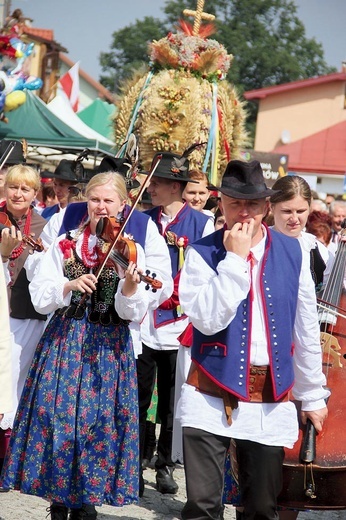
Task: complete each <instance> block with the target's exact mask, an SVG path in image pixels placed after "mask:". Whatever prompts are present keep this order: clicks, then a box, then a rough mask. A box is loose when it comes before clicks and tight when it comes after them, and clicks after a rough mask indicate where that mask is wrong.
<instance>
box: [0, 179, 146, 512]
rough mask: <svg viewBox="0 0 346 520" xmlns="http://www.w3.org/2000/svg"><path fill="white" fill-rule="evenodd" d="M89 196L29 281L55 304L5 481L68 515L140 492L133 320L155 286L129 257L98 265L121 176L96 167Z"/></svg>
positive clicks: (119, 197) (120, 199) (122, 190)
mask: <svg viewBox="0 0 346 520" xmlns="http://www.w3.org/2000/svg"><path fill="white" fill-rule="evenodd" d="M86 196H87V201H88V202H87V204H88V215H89V219H88V221H87V223H86V224H84V225H82V227H80V228H79V229H77V230H75V231H72V232H69V233H68V234H67V235H62V236H60V237H59V238H57V239H56V240H55V242H54V243H53V244H52V245H51V246H50V248H49V249H48V251H47V252H46V253H44V257H43V259H42V262H41V263H40V265H39V268H38V272H37V274H36V275H35V276H34V278H33V280H32V282H31V284H30V292H31V295H32V299H33V303H34V306H35V308H36V309H37V310H39V311H41V312H46V313H49V312H55V314H54V316H53V317H52V318H51V320H50V321H49V323H48V325H47V328H46V330H45V332H44V335H43V336H42V338H41V340H40V342H39V344H38V347H37V349H36V353H35V356H34V359H33V363H32V365H31V369H30V371H29V374H28V378H27V381H26V385H25V388H24V392H23V394H22V399H21V402H20V405H19V413H18V415H17V420H16V423H15V426H14V431H13V435H12V437H11V441H10V448H9V453H8V458H6V460H5V468H4V473H3V476H2V485H3V486H4V488H14V489H18V490H21V491H22V492H23V493H27V494H32V495H37V496H41V497H46V498H49V499H50V500H51V506H50V514H51V518H52V519H58V518H59V519H67V517H68V510H69V509H70V516H69V519H71V520H75V519H79V518H87V519H89V520H92V519H96V517H97V513H96V510H95V506H100V505H102V504H103V503H106V504H110V505H114V506H123V505H124V504H129V503H131V502H134V501H137V498H138V467H139V462H138V422H137V421H138V419H137V407H138V399H137V381H136V369H135V361H134V355H133V348H132V340H131V336H130V333H129V321H136V322H141V320H142V319H143V316H144V315H145V313H146V311H147V307H148V301H149V296H148V291H145V284H143V283H139V281H140V277H139V274H138V272H137V270H136V265H135V264H134V263H133V262H132V261H129V263H128V267H127V269H126V271H125V275H124V277H123V278H122V279H120V278H119V276H118V274H117V268H116V267H115V265H112V264H109V263H106V264H105V267H104V269H103V270H102V271H101V272H100V271H99V270H98V268H99V266H100V264H102V260H103V258H104V252H105V249H107V248H108V247H109V246H110V244H105V243H104V242H103V240H102V239H100V238H97V236H96V235H95V232H96V226H97V223H98V222H99V220H100V219H101V218H104V217H111V216H117V214H118V213H119V212H121V211H122V209H123V206H124V204H125V201H126V185H125V182H124V179H123V177H122V176H121V175H119V174H116V173H113V172H112V173H110V172H106V173H100V174H97V175H95V176H94V177H93V178H92V179H91V181H90V182H89V184H88V185H87V188H86ZM136 249H137V257H138V261H137V263H138V265H141V266H142V267H144V253H143V250H142V249H141V247H140V246H138V245H137V244H136ZM138 271H139V272H141V271H140V270H139V269H138ZM95 274H97V276H95ZM83 295H87V296H88V298H87V300H86V302H87V303H86V308H85V311H84V312H81V308H80V305H79V304H80V302H81V299H82V298H83Z"/></svg>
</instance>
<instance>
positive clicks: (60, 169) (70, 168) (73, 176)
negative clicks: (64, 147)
mask: <svg viewBox="0 0 346 520" xmlns="http://www.w3.org/2000/svg"><path fill="white" fill-rule="evenodd" d="M75 166H76V161H69V160H67V159H62V160H61V161H60V162H59V164H58V166H57V167H56V169H55V171H54V173H49V177H50V178H52V179H53V186H54V191H55V194H56V197H57V199H58V201H59V202H58V204H54V205H53V206H49V207H47V208H45V209H44V210H43V211H42V213H41V215H42V217H43V218H45V219H46V220H49V219H50V218H51V217H52V216H53V215H55V214H56V213H60V212H62V213H63V212H64V211H62V210H65V209H66V207H67V204H68V199H69V195H70V192H69V188H70V187H71V186H74V185H75V184H77V183H78V182H80V181H81V179H80V178H79V176H78V172H77V171H76V167H75ZM61 220H62V214H61Z"/></svg>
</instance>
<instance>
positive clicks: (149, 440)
mask: <svg viewBox="0 0 346 520" xmlns="http://www.w3.org/2000/svg"><path fill="white" fill-rule="evenodd" d="M155 431H156V424H155V423H153V422H151V421H146V423H145V442H144V451H143V459H142V469H146V468H148V467H150V462H151V459H152V458H153V456H154V452H155V448H156V435H155Z"/></svg>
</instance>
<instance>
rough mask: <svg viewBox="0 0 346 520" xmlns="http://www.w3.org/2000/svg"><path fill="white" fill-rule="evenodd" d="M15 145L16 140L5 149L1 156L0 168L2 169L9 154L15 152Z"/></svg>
mask: <svg viewBox="0 0 346 520" xmlns="http://www.w3.org/2000/svg"><path fill="white" fill-rule="evenodd" d="M15 146H16V142H15V141H10V142H9V144H8V146H7V148H6V150H5V151H4V153H3V154H2V156H1V158H0V170H2V168H3V166H4V164H6V161H7V159H8V158H9V156H10V155H11V153H12V152H13V150H14V147H15Z"/></svg>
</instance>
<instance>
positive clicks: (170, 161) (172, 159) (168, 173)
mask: <svg viewBox="0 0 346 520" xmlns="http://www.w3.org/2000/svg"><path fill="white" fill-rule="evenodd" d="M204 144H205V143H195V144H193V145H192V146H190V147H189V148H187V149H186V150H185V151H184V152H183V154H182V155H179V154H177V153H172V152H158V153H156V154H155V155H154V158H153V160H152V162H151V166H150V171H151V170H152V169H153V167H155V164H156V162H157V160H158V159H159V158H160V157H161V160H160V162H159V164H158V165H157V168H156V169H155V172H154V175H153V176H154V177H160V178H162V179H168V180H170V181H178V182H184V183H185V182H192V183H194V184H198V182H199V181H195V180H193V179H190V178H189V176H188V173H189V166H190V163H189V159H188V156H189V155H190V153H192V152H193V151H194V150H195V149H196V148H198V147H199V146H203V145H204ZM150 171H149V172H141V173H144V174H145V175H149V173H150Z"/></svg>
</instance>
